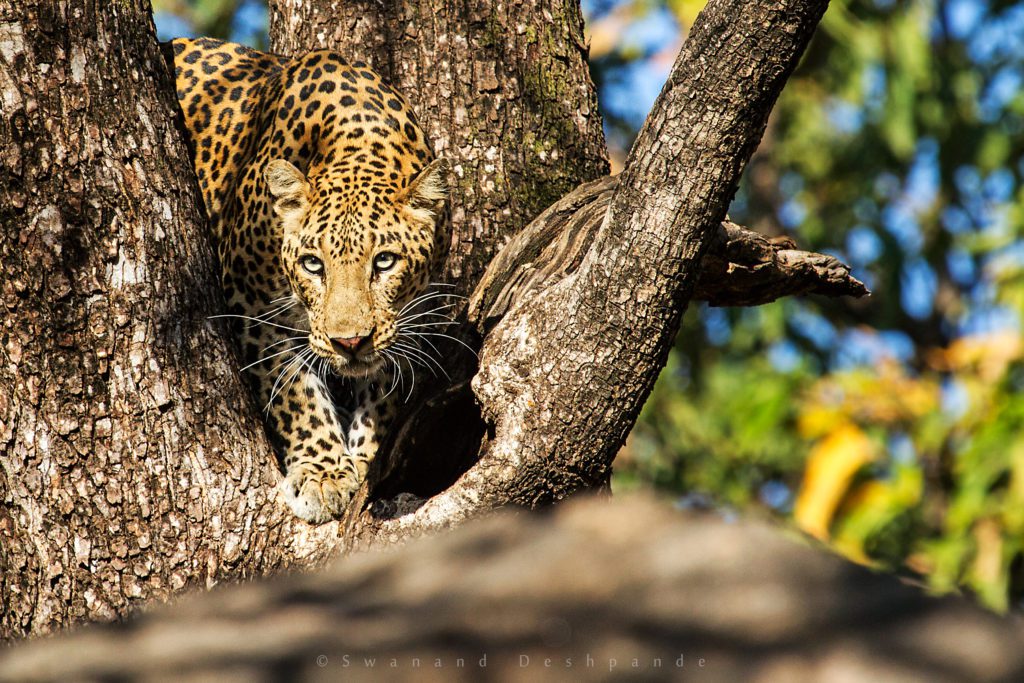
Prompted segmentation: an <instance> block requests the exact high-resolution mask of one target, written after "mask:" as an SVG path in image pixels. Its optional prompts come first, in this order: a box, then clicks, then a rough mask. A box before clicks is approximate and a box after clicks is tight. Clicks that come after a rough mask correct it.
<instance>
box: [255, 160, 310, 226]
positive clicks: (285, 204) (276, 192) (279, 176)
mask: <svg viewBox="0 0 1024 683" xmlns="http://www.w3.org/2000/svg"><path fill="white" fill-rule="evenodd" d="M263 179H264V180H265V181H266V183H267V189H269V190H270V194H271V196H273V198H274V212H275V213H276V214H277V215H278V216H280V217H281V218H285V219H288V218H293V217H300V216H301V214H302V213H303V212H304V211H305V210H306V208H307V207H308V206H309V199H308V197H307V193H308V191H309V183H307V182H306V176H304V175H302V171H300V170H299V169H297V168H295V166H293V165H292V164H290V163H289V162H287V161H285V160H284V159H274V160H273V161H271V162H269V163H268V164H267V166H266V168H264V169H263Z"/></svg>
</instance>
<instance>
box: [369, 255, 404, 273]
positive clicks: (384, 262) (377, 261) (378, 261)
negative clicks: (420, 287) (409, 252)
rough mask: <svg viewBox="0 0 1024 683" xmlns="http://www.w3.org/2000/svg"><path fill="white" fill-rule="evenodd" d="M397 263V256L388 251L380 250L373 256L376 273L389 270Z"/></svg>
mask: <svg viewBox="0 0 1024 683" xmlns="http://www.w3.org/2000/svg"><path fill="white" fill-rule="evenodd" d="M396 263H398V256H396V255H395V254H392V253H391V252H390V251H382V252H381V253H379V254H377V255H376V256H374V257H373V268H374V270H376V271H377V272H378V273H383V272H384V271H387V270H391V269H392V268H394V267H395V264H396Z"/></svg>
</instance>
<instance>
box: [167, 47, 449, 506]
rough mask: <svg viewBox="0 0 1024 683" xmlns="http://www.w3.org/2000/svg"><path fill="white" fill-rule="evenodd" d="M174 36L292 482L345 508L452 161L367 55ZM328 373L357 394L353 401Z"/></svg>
mask: <svg viewBox="0 0 1024 683" xmlns="http://www.w3.org/2000/svg"><path fill="white" fill-rule="evenodd" d="M168 49H169V53H168V56H169V58H170V59H173V64H174V70H175V78H176V83H177V93H178V101H179V103H180V105H181V109H182V111H183V112H184V117H185V123H186V128H187V130H188V134H189V137H190V142H191V147H192V152H193V158H194V163H195V170H196V174H197V176H198V179H199V184H200V188H201V189H202V194H203V199H204V202H205V204H206V208H207V212H208V214H209V217H210V223H211V225H212V228H213V233H214V237H215V240H216V243H217V249H218V254H219V257H220V262H221V270H222V282H223V286H224V292H225V295H226V299H227V304H228V308H229V311H230V315H231V316H234V317H236V320H237V319H238V318H237V317H238V316H241V317H242V320H243V322H241V323H238V324H237V328H238V330H237V332H238V336H239V340H240V346H241V349H242V353H243V356H244V361H245V364H246V369H245V372H246V373H247V375H248V377H249V378H250V380H251V382H252V384H253V386H254V389H255V392H256V394H257V396H258V397H259V400H260V402H261V404H264V405H265V406H266V424H267V429H268V433H269V434H270V436H271V439H272V441H273V443H274V445H275V447H276V448H277V449H278V451H279V452H280V455H281V457H282V461H283V464H284V467H285V479H284V481H283V482H282V486H281V490H282V493H283V494H284V498H285V500H286V501H287V503H288V505H289V506H290V507H291V509H292V510H293V511H294V512H295V514H296V515H298V516H299V517H301V518H303V519H305V520H307V521H309V522H312V523H321V522H324V521H327V520H329V519H330V518H332V517H334V516H337V515H338V514H340V513H341V512H342V511H343V510H344V509H345V507H346V505H347V504H348V501H349V500H350V498H351V496H352V494H353V493H354V492H355V490H356V489H357V488H358V486H359V485H360V483H361V482H362V480H363V478H364V476H365V474H366V471H367V467H368V465H369V463H370V461H371V460H372V458H373V457H374V456H375V454H376V452H377V449H378V447H379V444H380V440H381V437H382V433H383V429H385V428H386V426H387V423H388V421H389V420H390V419H391V417H392V415H393V410H392V400H393V399H392V398H390V397H389V398H385V395H386V394H387V393H389V392H388V389H389V388H392V389H393V388H394V385H395V383H396V381H397V377H394V376H393V374H392V373H394V372H395V371H396V370H398V371H399V372H400V371H401V365H400V362H401V358H400V355H401V354H400V353H399V349H402V348H408V345H409V342H408V341H405V342H404V344H403V341H402V339H403V337H402V330H401V329H400V327H401V322H402V316H403V314H404V315H405V316H406V318H408V317H409V313H408V310H409V307H410V306H414V305H415V304H416V303H417V301H418V300H422V299H423V298H424V297H423V296H420V295H422V293H423V292H424V291H425V290H426V288H427V286H428V284H429V277H430V273H431V270H432V269H433V268H434V266H435V265H436V263H437V262H438V260H439V259H440V257H441V256H442V252H443V249H444V247H445V245H446V244H447V239H448V237H447V233H446V231H445V228H444V226H445V222H444V221H443V220H441V219H440V218H439V216H440V214H441V213H442V211H441V209H442V208H443V197H444V192H443V189H442V186H443V183H442V172H441V169H440V164H439V162H438V161H434V160H433V154H432V152H431V150H430V147H429V144H428V142H427V140H426V138H425V136H424V134H423V131H422V130H421V129H420V127H419V126H418V125H417V122H416V118H415V116H414V115H413V112H412V110H411V108H410V107H409V105H408V104H407V103H406V101H405V100H404V99H403V98H402V96H401V95H399V94H398V93H397V92H395V91H394V90H393V89H392V88H391V87H390V86H388V85H387V84H386V83H384V82H383V81H382V80H381V79H380V77H379V76H378V75H377V74H375V73H374V72H373V71H371V70H370V69H369V68H367V66H366V65H365V64H362V63H360V62H354V63H351V64H349V63H348V62H346V61H345V59H344V58H342V57H341V55H339V54H338V53H336V52H333V51H329V50H318V51H315V52H310V53H309V54H306V55H303V56H301V57H296V58H293V59H289V58H285V57H280V56H276V55H271V54H266V53H263V52H258V51H256V50H252V49H250V48H247V47H244V46H242V45H236V44H233V43H226V42H221V41H217V40H211V39H197V40H184V39H178V40H174V41H172V42H171V43H170V44H169V47H168ZM172 53H173V54H172ZM417 297H419V299H417ZM389 349H390V351H389ZM412 353H413V352H412V351H407V352H406V353H405V355H406V356H409V355H410V354H412ZM332 377H342V378H347V382H348V384H349V388H350V389H351V392H348V391H343V392H341V393H343V394H346V395H351V396H353V397H354V400H351V401H349V402H348V404H347V405H344V406H342V407H341V409H339V404H338V402H337V401H336V400H335V397H334V396H332V393H331V391H330V389H329V387H330V386H332V380H331V378H332ZM395 395H397V394H395ZM341 398H345V397H344V396H343V397H341Z"/></svg>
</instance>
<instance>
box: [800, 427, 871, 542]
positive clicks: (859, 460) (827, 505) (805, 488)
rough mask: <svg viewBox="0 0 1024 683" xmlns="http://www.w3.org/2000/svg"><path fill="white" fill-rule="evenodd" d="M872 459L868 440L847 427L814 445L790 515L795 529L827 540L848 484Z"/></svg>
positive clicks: (857, 430)
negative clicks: (793, 519)
mask: <svg viewBox="0 0 1024 683" xmlns="http://www.w3.org/2000/svg"><path fill="white" fill-rule="evenodd" d="M874 458H875V451H874V447H873V446H872V444H871V440H870V439H868V437H867V435H865V434H864V432H862V431H861V430H860V429H859V428H858V427H857V426H856V425H853V424H849V423H847V424H845V425H842V426H840V427H839V428H838V429H836V430H835V431H833V432H832V433H831V434H829V435H828V436H827V437H825V438H824V439H822V440H821V441H820V442H819V443H818V444H817V445H815V446H814V448H812V449H811V452H810V454H809V456H808V458H807V468H806V469H805V470H804V478H803V482H802V483H801V484H800V493H799V495H798V496H797V499H796V506H795V509H794V511H793V515H794V517H795V518H796V523H797V525H798V526H799V527H800V528H801V529H803V530H804V531H806V532H807V533H809V534H811V535H812V536H814V537H816V538H820V539H822V540H825V539H828V537H829V526H830V525H831V523H832V517H833V515H834V514H835V511H836V508H837V507H838V506H839V503H840V501H841V500H842V499H843V495H844V494H845V493H846V491H847V489H848V488H849V485H850V481H851V480H852V479H853V476H854V475H855V474H857V470H859V469H860V468H861V467H862V466H864V465H865V464H866V463H868V462H871V461H872V460H873V459H874Z"/></svg>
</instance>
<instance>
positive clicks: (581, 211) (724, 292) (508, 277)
mask: <svg viewBox="0 0 1024 683" xmlns="http://www.w3.org/2000/svg"><path fill="white" fill-rule="evenodd" d="M617 187H618V178H616V177H606V178H602V179H600V180H596V181H594V182H592V183H587V184H585V185H581V186H580V187H579V188H577V189H576V190H574V191H573V192H571V193H570V194H568V195H567V196H565V197H564V198H563V199H561V200H560V201H558V202H556V203H555V204H554V205H552V206H551V207H550V208H549V209H548V210H547V211H545V212H544V213H542V214H541V215H540V216H538V217H537V218H536V219H535V220H534V221H533V222H532V223H530V225H529V226H527V227H526V228H525V229H524V230H523V231H522V232H521V233H519V234H518V235H516V236H515V238H513V239H512V241H511V242H509V244H508V245H507V246H506V247H505V248H504V249H502V250H501V251H500V252H499V253H498V255H497V256H496V257H495V258H494V260H493V261H492V262H491V265H490V266H488V268H487V270H486V272H485V273H484V276H483V278H482V279H481V280H480V283H479V284H478V285H477V288H476V290H475V291H474V293H473V296H472V297H471V298H470V305H469V311H468V317H469V321H470V322H471V323H473V324H474V325H475V326H476V327H477V329H478V331H479V332H480V333H481V334H482V333H484V332H486V330H488V329H490V328H491V327H493V326H494V324H495V323H496V322H497V321H498V320H499V319H500V318H501V317H503V316H504V315H505V313H507V312H508V311H509V309H511V308H512V307H513V306H514V305H515V304H516V303H517V302H518V301H521V300H523V299H527V298H529V297H531V296H534V295H536V294H537V293H538V292H540V291H541V290H542V289H545V288H547V287H552V286H554V285H555V284H556V283H557V282H559V281H560V280H562V278H564V277H566V276H569V275H571V274H572V273H574V272H575V271H576V270H577V269H578V268H579V265H580V263H581V262H582V260H583V258H584V256H585V255H586V253H587V251H588V250H589V249H590V247H591V245H592V244H593V241H594V237H595V236H596V234H597V231H598V230H599V229H600V227H601V223H602V221H603V220H604V218H605V215H606V214H607V212H608V207H609V205H610V204H611V199H612V196H613V194H614V192H615V189H616V188H617ZM867 293H868V291H867V289H866V288H865V287H864V285H863V283H861V282H860V281H859V280H857V279H856V278H854V277H853V276H852V275H850V269H849V268H848V267H847V266H845V265H844V264H842V263H840V262H839V261H838V260H837V259H836V258H834V257H832V256H828V255H826V254H816V253H813V252H807V251H801V250H799V249H796V248H795V245H793V243H792V242H791V241H789V240H770V239H768V238H766V237H764V236H763V235H759V234H758V233H756V232H753V231H750V230H747V229H745V228H743V227H741V226H739V225H736V224H735V223H732V222H730V221H723V222H722V223H721V225H719V227H718V229H717V230H716V231H715V234H714V236H713V237H712V239H711V244H710V246H709V247H708V251H707V253H706V254H705V255H704V259H703V261H702V262H701V266H700V277H699V279H698V281H697V286H696V289H695V290H694V293H693V298H694V299H696V300H698V301H707V302H708V303H710V304H711V305H712V306H757V305H760V304H765V303H768V302H770V301H774V300H776V299H778V298H780V297H783V296H792V295H794V294H821V295H824V296H857V297H859V296H864V295H866V294H867Z"/></svg>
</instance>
